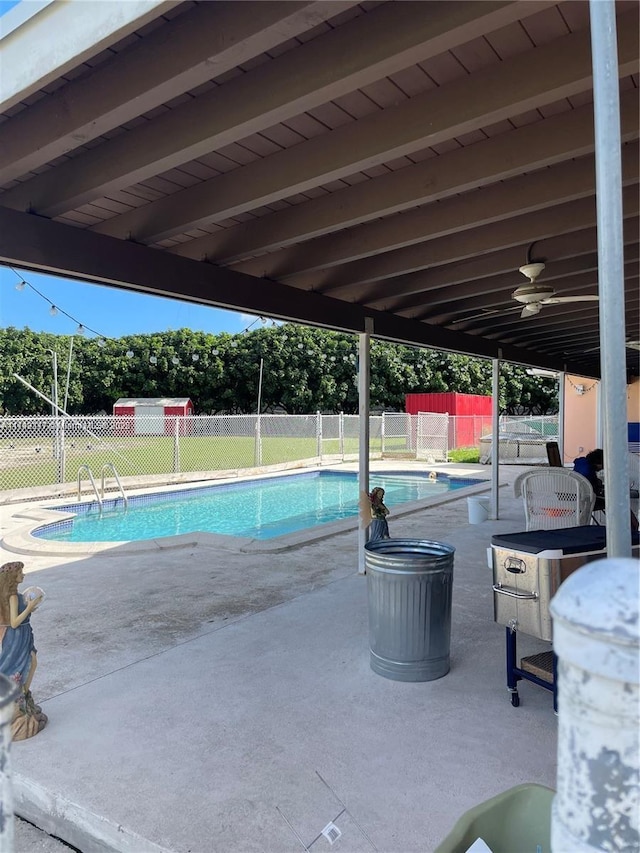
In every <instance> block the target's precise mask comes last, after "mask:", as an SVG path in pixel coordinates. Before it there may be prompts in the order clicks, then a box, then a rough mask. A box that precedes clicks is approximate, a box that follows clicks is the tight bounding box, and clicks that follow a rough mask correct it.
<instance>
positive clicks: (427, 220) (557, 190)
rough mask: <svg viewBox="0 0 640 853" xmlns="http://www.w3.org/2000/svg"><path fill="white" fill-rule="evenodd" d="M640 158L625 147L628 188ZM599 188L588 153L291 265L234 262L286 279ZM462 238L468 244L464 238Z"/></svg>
mask: <svg viewBox="0 0 640 853" xmlns="http://www.w3.org/2000/svg"><path fill="white" fill-rule="evenodd" d="M639 154H640V152H639V148H638V143H637V141H636V142H630V143H629V144H628V145H625V146H624V148H623V151H622V159H623V165H622V180H623V185H628V184H631V183H637V182H638V179H639V178H640V165H639V161H640V156H639ZM468 158H469V159H470V160H471V159H473V152H472V150H470V149H469V150H468ZM594 188H595V159H594V157H593V156H591V155H588V156H586V157H581V158H579V159H577V160H572V161H569V162H564V163H558V164H556V165H555V166H549V167H548V168H546V169H542V170H540V171H536V172H530V173H528V174H526V175H522V176H520V177H517V178H511V180H508V181H503V182H499V183H496V184H491V185H490V186H485V187H482V188H480V189H477V190H475V191H473V192H467V193H464V194H463V195H460V196H455V197H453V198H445V199H443V200H440V201H438V203H437V204H428V205H426V206H423V207H419V208H415V209H413V210H410V211H407V212H406V213H399V214H397V215H395V216H390V217H387V218H385V219H378V220H376V221H375V222H369V223H367V224H365V225H360V226H357V227H354V228H349V229H348V230H346V231H344V232H342V233H340V234H332V235H330V236H327V237H323V238H320V239H317V240H313V241H312V242H311V243H306V244H304V246H297V247H295V248H294V249H292V250H289V251H288V252H287V254H288V259H289V262H288V264H286V265H283V264H282V263H280V264H278V263H277V262H276V264H275V266H273V265H272V264H271V263H270V261H271V257H272V256H269V257H267V258H262V257H261V258H257V259H254V260H252V261H250V262H249V263H248V264H233V265H232V268H233V269H237V270H239V271H241V272H249V274H250V275H259V274H260V273H259V272H258V270H259V269H260V266H261V265H266V266H267V267H268V269H267V270H266V271H265V272H264V273H263V274H265V275H267V277H269V278H277V279H278V280H280V281H286V280H287V279H288V278H289V276H296V275H298V274H300V273H304V272H307V271H314V270H326V269H327V268H329V267H334V266H336V265H339V264H344V263H350V262H352V261H354V260H359V259H360V258H373V257H374V256H376V255H379V254H382V253H383V252H388V251H394V250H395V249H401V248H404V247H405V246H411V245H415V244H417V243H423V242H427V241H429V240H436V239H438V238H441V237H446V236H447V235H449V234H461V233H462V232H465V231H467V230H468V229H471V228H478V227H480V226H482V225H485V224H487V223H491V222H497V221H500V220H502V219H509V218H511V217H513V216H522V215H524V214H526V213H531V212H533V211H536V210H540V209H541V208H545V207H548V206H549V205H556V204H561V203H563V202H566V201H572V200H574V199H578V198H584V197H585V196H589V195H593V192H594ZM461 239H462V240H463V241H464V237H462V238H461Z"/></svg>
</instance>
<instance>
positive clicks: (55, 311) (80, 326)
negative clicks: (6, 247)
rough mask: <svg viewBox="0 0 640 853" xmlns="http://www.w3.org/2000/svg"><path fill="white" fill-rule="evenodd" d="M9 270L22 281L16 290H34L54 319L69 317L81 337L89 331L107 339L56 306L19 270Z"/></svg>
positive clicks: (11, 268)
mask: <svg viewBox="0 0 640 853" xmlns="http://www.w3.org/2000/svg"><path fill="white" fill-rule="evenodd" d="M9 269H10V270H11V272H12V273H15V275H17V276H18V278H19V279H20V281H19V282H18V284H17V285H16V289H17V290H24V288H25V286H26V287H29V288H31V290H33V291H34V293H37V294H38V296H39V297H40V298H41V299H44V301H45V302H46V303H47V304H48V305H49V313H50V314H51V316H52V317H55V316H56V315H57V314H64V316H65V317H68V318H69V320H72V321H73V322H74V323H75V324H76V326H77V327H78V330H77V332H76V334H79V335H81V334H83V332H84V331H87V332H92V333H93V334H94V335H96V336H97V337H99V338H104V339H106V337H107V336H106V335H103V334H101V333H100V332H96V330H95V329H92V328H91V326H87V324H86V323H81V322H80V320H78V319H76V318H75V317H72V316H71V314H69V312H68V311H65V310H64V308H61V307H60V306H59V305H55V304H54V303H53V302H52V301H51V300H50V299H49V298H48V297H47V296H45V295H44V293H41V292H40V291H39V290H38V288H37V287H35V286H34V285H33V284H31V282H30V281H27V280H26V278H25V277H24V276H23V275H20V273H19V272H18V271H17V270H15V269H14V268H13V267H9ZM80 329H82V330H83V331H82V332H81V331H80Z"/></svg>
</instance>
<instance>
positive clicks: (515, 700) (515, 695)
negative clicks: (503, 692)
mask: <svg viewBox="0 0 640 853" xmlns="http://www.w3.org/2000/svg"><path fill="white" fill-rule="evenodd" d="M511 704H512V705H513V707H514V708H518V707H519V706H520V695H519V694H518V693H512V694H511Z"/></svg>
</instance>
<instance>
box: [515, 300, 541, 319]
mask: <svg viewBox="0 0 640 853" xmlns="http://www.w3.org/2000/svg"><path fill="white" fill-rule="evenodd" d="M541 307H542V306H541V305H540V303H539V302H529V304H528V305H525V306H524V308H523V309H522V314H520V316H521V317H533V316H534V314H539V313H540V309H541Z"/></svg>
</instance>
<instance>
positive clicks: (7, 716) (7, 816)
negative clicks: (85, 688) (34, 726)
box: [0, 675, 18, 853]
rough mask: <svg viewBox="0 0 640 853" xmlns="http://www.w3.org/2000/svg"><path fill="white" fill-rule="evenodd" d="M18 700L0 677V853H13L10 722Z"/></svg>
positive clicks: (7, 680) (6, 680) (11, 684)
mask: <svg viewBox="0 0 640 853" xmlns="http://www.w3.org/2000/svg"><path fill="white" fill-rule="evenodd" d="M17 698H18V689H17V687H16V684H15V682H14V681H13V680H12V679H10V678H8V677H7V676H6V675H0V810H1V814H2V820H1V821H0V853H13V839H14V828H13V787H12V784H11V761H10V755H9V750H10V748H11V721H12V719H13V714H14V710H15V702H16V699H17Z"/></svg>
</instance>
